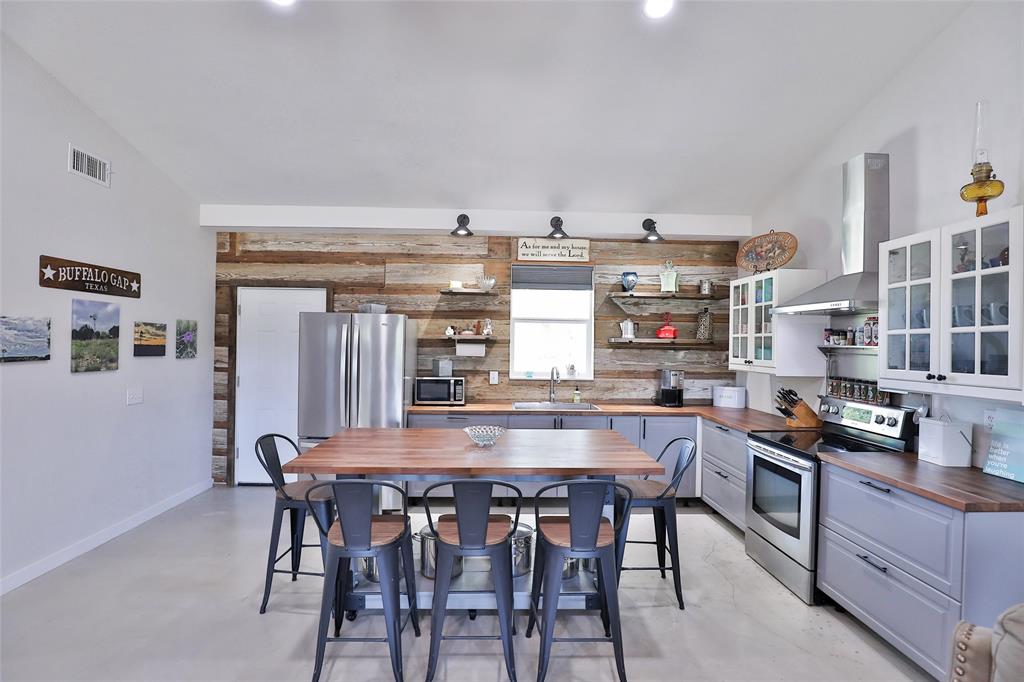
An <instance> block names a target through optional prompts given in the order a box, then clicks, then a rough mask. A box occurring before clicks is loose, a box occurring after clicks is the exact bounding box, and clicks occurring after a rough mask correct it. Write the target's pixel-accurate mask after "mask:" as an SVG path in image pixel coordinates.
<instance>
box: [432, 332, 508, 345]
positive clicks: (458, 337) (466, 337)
mask: <svg viewBox="0 0 1024 682" xmlns="http://www.w3.org/2000/svg"><path fill="white" fill-rule="evenodd" d="M493 340H494V336H493V335H491V336H484V335H483V334H479V335H477V334H455V335H453V336H424V337H422V338H421V339H420V341H474V342H477V343H485V342H487V341H493Z"/></svg>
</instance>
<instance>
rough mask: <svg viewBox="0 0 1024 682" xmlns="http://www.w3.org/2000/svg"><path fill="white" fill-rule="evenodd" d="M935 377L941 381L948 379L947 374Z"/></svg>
mask: <svg viewBox="0 0 1024 682" xmlns="http://www.w3.org/2000/svg"><path fill="white" fill-rule="evenodd" d="M935 378H936V379H938V380H939V381H945V380H946V375H945V374H940V375H939V376H937V377H935Z"/></svg>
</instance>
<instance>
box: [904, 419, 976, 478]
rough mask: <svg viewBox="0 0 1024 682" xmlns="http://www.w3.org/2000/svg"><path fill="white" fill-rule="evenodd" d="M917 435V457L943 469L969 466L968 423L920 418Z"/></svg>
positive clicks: (969, 431) (969, 435)
mask: <svg viewBox="0 0 1024 682" xmlns="http://www.w3.org/2000/svg"><path fill="white" fill-rule="evenodd" d="M919 426H920V430H919V432H918V435H917V457H918V459H923V460H924V461H926V462H931V463H932V464H938V465H939V466H944V467H969V466H971V441H972V431H971V423H970V422H954V421H947V420H945V419H935V418H932V417H922V418H921V423H920V425H919Z"/></svg>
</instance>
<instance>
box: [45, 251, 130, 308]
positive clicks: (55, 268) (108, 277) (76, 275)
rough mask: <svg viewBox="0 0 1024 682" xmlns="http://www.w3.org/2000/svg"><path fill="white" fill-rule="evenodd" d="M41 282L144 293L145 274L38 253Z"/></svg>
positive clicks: (79, 288)
mask: <svg viewBox="0 0 1024 682" xmlns="http://www.w3.org/2000/svg"><path fill="white" fill-rule="evenodd" d="M39 286H41V287H49V288H51V289H68V290H70V291H87V292H89V293H90V294H106V295H107V296H126V297H128V298H139V297H140V296H142V276H141V275H140V274H139V273H137V272H130V271H128V270H119V269H117V268H108V267H107V266H105V265H93V264H92V263H81V262H79V261H75V260H67V259H66V258H55V257H54V256H39Z"/></svg>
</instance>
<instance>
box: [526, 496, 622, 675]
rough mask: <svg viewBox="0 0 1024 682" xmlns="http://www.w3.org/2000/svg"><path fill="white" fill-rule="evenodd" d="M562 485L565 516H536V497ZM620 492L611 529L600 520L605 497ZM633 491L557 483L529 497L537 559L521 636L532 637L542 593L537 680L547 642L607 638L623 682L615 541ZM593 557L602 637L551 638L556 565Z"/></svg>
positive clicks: (558, 578)
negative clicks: (619, 510)
mask: <svg viewBox="0 0 1024 682" xmlns="http://www.w3.org/2000/svg"><path fill="white" fill-rule="evenodd" d="M562 487H565V488H566V489H567V492H568V507H569V515H568V516H550V515H545V516H541V513H540V501H541V497H542V496H543V495H544V494H545V493H546V492H549V491H553V490H556V489H557V488H562ZM617 493H621V495H622V498H623V500H624V501H623V512H624V513H623V515H622V516H620V517H619V519H618V521H617V522H616V524H615V525H614V526H613V525H612V523H611V522H610V521H608V519H606V518H604V515H603V512H604V504H605V499H606V498H607V497H608V496H609V494H611V496H612V497H614V496H615V494H617ZM632 497H633V493H632V491H631V490H630V489H629V488H628V487H626V486H625V485H623V484H621V483H618V482H616V481H603V480H581V481H563V482H560V483H554V484H552V485H547V486H544V487H543V488H541V489H540V490H538V491H537V494H536V496H535V497H534V513H535V515H536V516H535V518H536V519H537V558H536V560H535V561H534V563H533V589H532V590H531V592H530V622H529V624H528V625H527V627H526V636H527V637H530V636H531V635H532V634H533V628H534V625H536V624H537V621H538V615H539V611H540V607H539V605H540V597H541V594H542V593H543V595H544V612H543V617H541V618H540V640H541V641H540V662H539V664H538V667H537V682H543V680H544V678H545V677H546V676H547V672H548V664H549V663H550V661H551V644H552V642H607V641H609V640H608V639H607V637H609V636H610V637H611V643H612V647H613V648H614V652H615V667H616V668H617V669H618V672H619V680H620V682H626V660H625V655H624V654H623V650H622V625H621V622H620V619H619V594H618V549H617V543H616V538H617V536H618V534H619V533H620V532H622V531H623V530H624V529H623V527H622V524H623V523H624V522H625V521H626V520H627V519H628V518H629V511H630V507H631V503H632ZM570 558H575V559H597V588H598V592H599V593H600V599H601V619H602V621H603V622H604V626H605V633H606V635H605V637H604V638H598V637H555V636H554V632H555V617H556V616H557V614H558V596H559V594H560V593H561V590H562V566H563V564H564V563H565V560H566V559H570Z"/></svg>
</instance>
